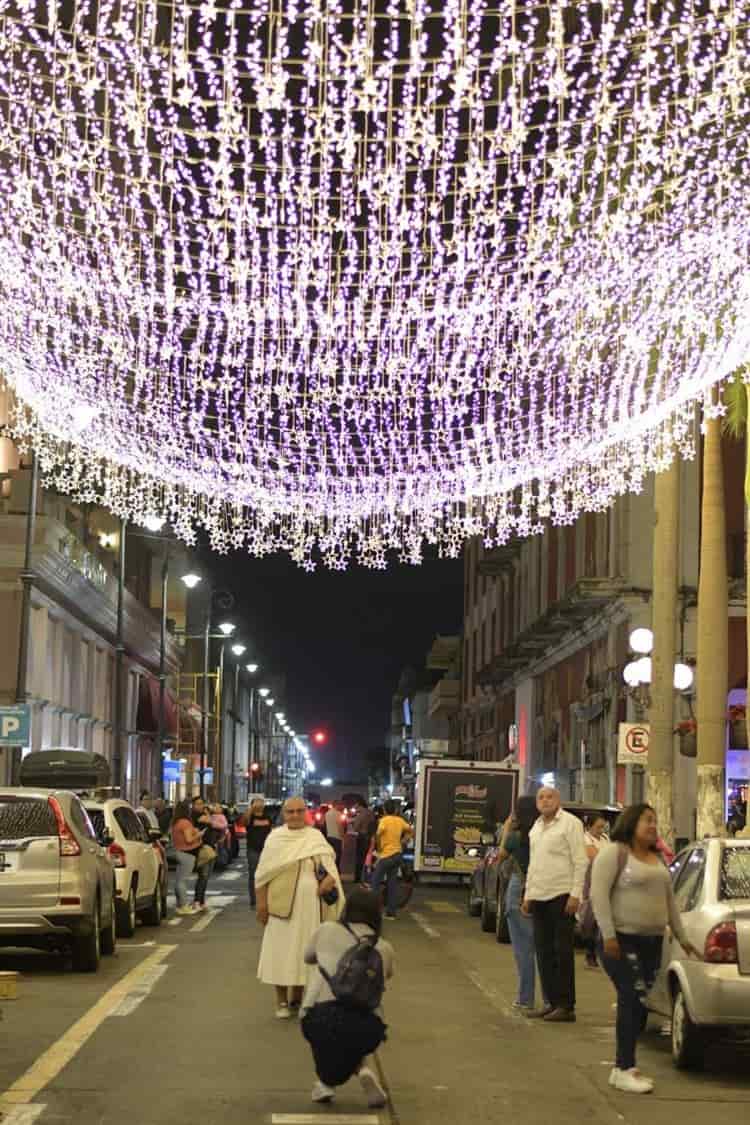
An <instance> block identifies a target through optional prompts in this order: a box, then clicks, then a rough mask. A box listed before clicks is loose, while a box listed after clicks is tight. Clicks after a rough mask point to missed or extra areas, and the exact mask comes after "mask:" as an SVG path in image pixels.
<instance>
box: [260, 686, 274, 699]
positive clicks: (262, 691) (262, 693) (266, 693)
mask: <svg viewBox="0 0 750 1125" xmlns="http://www.w3.org/2000/svg"><path fill="white" fill-rule="evenodd" d="M270 694H271V689H270V688H267V687H262V688H258V695H259V696H260V697H261V699H265V698H266V697H267V696H269V695H270Z"/></svg>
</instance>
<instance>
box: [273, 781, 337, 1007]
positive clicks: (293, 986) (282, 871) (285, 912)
mask: <svg viewBox="0 0 750 1125" xmlns="http://www.w3.org/2000/svg"><path fill="white" fill-rule="evenodd" d="M306 811H307V809H306V806H305V802H304V801H303V799H302V798H301V797H289V798H287V800H286V801H285V802H284V808H283V815H284V827H283V828H276V829H274V831H273V832H272V833H271V834H270V836H269V837H268V839H267V840H266V843H265V846H264V848H263V851H262V852H261V857H260V863H259V864H258V869H257V871H256V872H255V891H256V895H257V917H258V921H259V922H260V924H261V925H262V926H264V927H265V931H264V934H263V943H262V945H261V950H260V960H259V962H258V979H259V980H261V981H262V982H263V983H264V984H272V985H274V986H275V988H276V1016H277V1018H278V1019H289V1017H290V1015H292V1014H293V1013H294V1012H298V1011H299V1007H300V1004H301V1002H302V993H303V991H304V988H305V985H306V984H307V980H308V977H309V975H310V972H311V968H310V966H309V965H306V964H305V949H306V948H307V946H308V944H309V942H310V940H311V938H312V936H313V934H314V933H315V932H316V930H317V929H318V927H319V926H320V924H321V922H331V921H336V919H337V918H338V916H339V914H340V913H341V910H342V908H343V898H344V894H343V888H342V886H341V880H340V878H339V873H338V869H337V867H336V857H335V855H334V852H333V848H332V847H331V846H330V844H329V843H328V842H327V840H326V838H325V836H323V834H322V833H321V832H319V831H318V830H317V828H310V827H309V826H308V825H307V824H306V823H305V814H306ZM324 872H325V874H324ZM334 888H336V889H337V890H338V901H337V902H336V903H334V904H333V905H328V904H327V903H325V902H324V897H323V896H325V895H328V893H329V892H330V891H332V890H333V889H334Z"/></svg>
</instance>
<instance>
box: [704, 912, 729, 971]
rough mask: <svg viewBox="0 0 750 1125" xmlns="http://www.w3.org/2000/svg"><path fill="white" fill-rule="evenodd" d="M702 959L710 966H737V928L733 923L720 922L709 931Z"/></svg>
mask: <svg viewBox="0 0 750 1125" xmlns="http://www.w3.org/2000/svg"><path fill="white" fill-rule="evenodd" d="M703 958H704V960H706V961H709V962H710V963H711V964H712V965H736V964H737V927H736V926H735V924H734V922H720V923H719V925H718V926H714V928H713V929H712V930H710V931H709V933H708V936H707V937H706V944H705V947H704V949H703Z"/></svg>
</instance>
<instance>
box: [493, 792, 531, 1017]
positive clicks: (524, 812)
mask: <svg viewBox="0 0 750 1125" xmlns="http://www.w3.org/2000/svg"><path fill="white" fill-rule="evenodd" d="M538 816H539V813H538V811H537V807H536V800H535V798H534V797H519V798H518V801H517V802H516V808H515V812H514V813H513V815H512V816H509V817H508V819H507V820H506V822H505V824H504V826H503V835H502V839H501V841H500V851H499V853H498V863H502V862H503V861H504V860H505V859H507V858H508V857H510V858H511V860H512V865H513V871H512V874H511V877H510V881H509V883H508V888H507V890H506V892H505V912H506V916H507V919H508V931H509V933H510V941H511V945H512V946H513V956H514V957H515V959H516V969H517V971H518V998H517V1000H515V1001H514V1002H513V1007H514V1008H523V1009H532V1008H533V1007H534V984H535V978H536V953H535V949H534V922H533V920H532V918H531V917H530V916H527V915H525V914H522V913H521V903H522V902H523V892H524V886H525V883H526V872H527V871H528V869H529V856H530V849H529V832H530V831H531V828H532V826H533V824H534V821H535V820H536V819H537V817H538Z"/></svg>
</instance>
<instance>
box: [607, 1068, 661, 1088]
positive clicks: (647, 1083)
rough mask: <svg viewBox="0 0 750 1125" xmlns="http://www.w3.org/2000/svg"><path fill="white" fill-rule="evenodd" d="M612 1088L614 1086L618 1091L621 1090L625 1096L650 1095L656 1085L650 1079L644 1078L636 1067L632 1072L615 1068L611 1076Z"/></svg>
mask: <svg viewBox="0 0 750 1125" xmlns="http://www.w3.org/2000/svg"><path fill="white" fill-rule="evenodd" d="M609 1084H610V1086H614V1088H615V1089H616V1090H621V1091H622V1092H623V1093H624V1094H650V1093H651V1091H652V1090H653V1088H654V1083H653V1081H652V1080H651V1079H650V1078H644V1076H643V1075H642V1074H641V1073H640V1071H639V1070H637V1069H636V1068H635V1067H631V1069H630V1070H620V1069H619V1068H618V1067H616V1066H615V1067H613V1068H612V1072H611V1073H610V1076H609Z"/></svg>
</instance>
